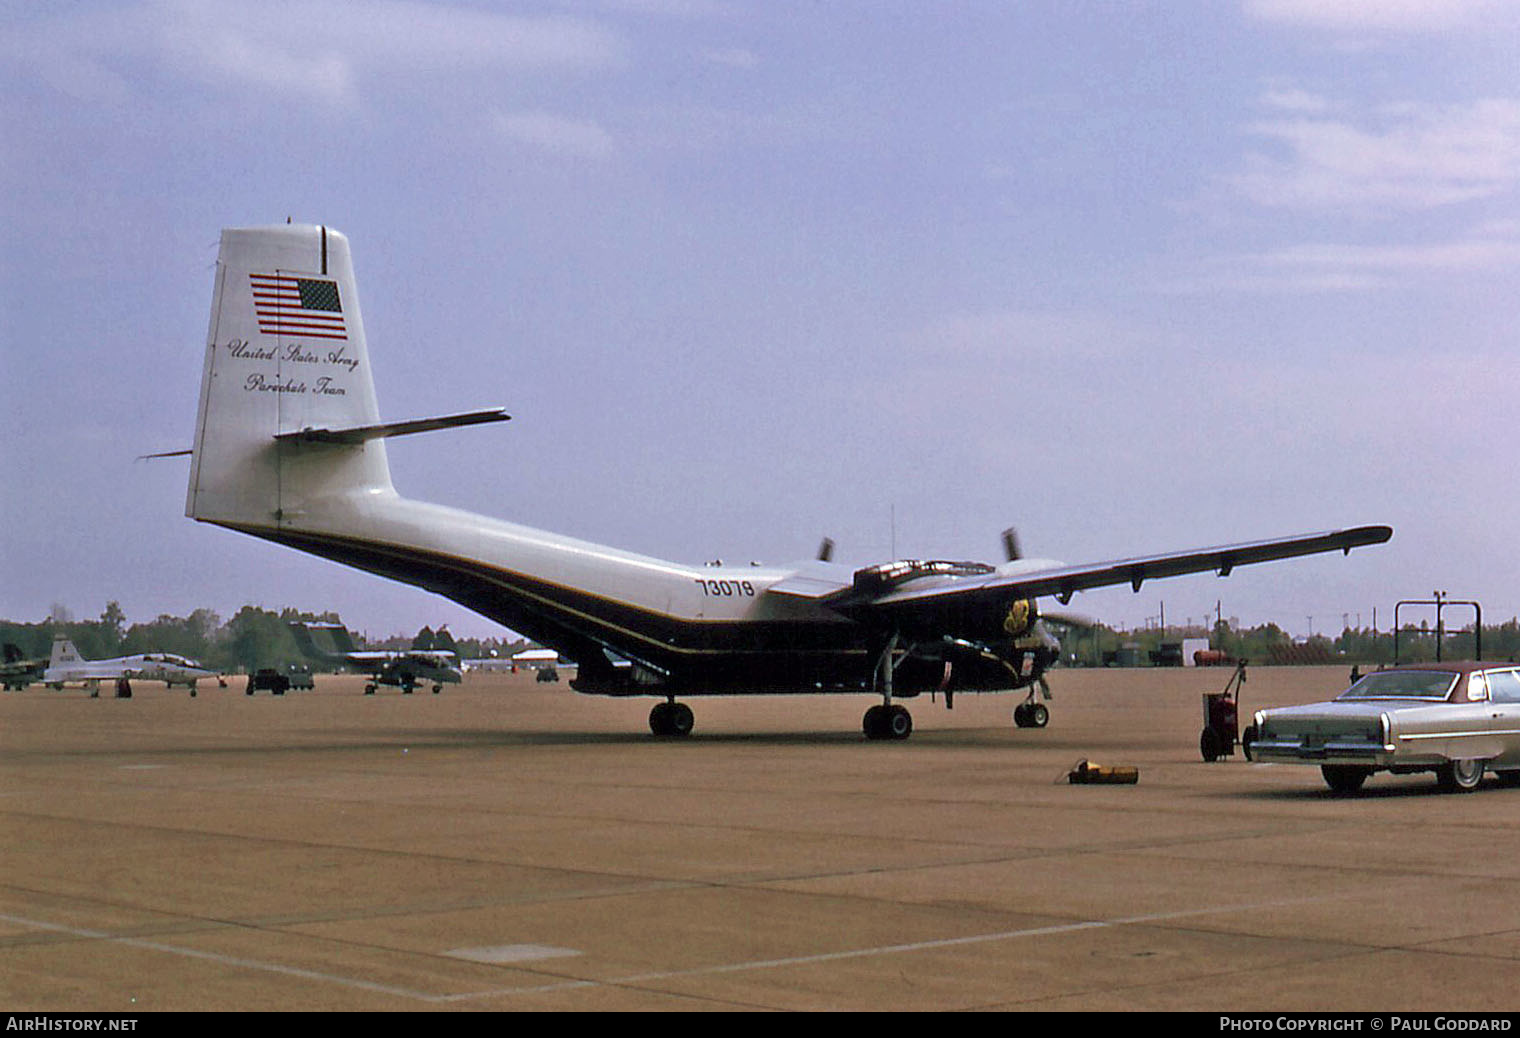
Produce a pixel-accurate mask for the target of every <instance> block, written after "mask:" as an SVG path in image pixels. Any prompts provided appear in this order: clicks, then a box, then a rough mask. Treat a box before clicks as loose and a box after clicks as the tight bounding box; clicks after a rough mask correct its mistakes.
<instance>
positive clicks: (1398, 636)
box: [1062, 618, 1520, 666]
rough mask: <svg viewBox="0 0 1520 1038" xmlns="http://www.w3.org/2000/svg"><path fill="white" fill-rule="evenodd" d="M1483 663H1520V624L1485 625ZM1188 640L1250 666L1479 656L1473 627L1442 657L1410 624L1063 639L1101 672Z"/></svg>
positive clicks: (1226, 628)
mask: <svg viewBox="0 0 1520 1038" xmlns="http://www.w3.org/2000/svg"><path fill="white" fill-rule="evenodd" d="M1480 633H1481V635H1482V657H1483V659H1485V660H1520V620H1517V619H1513V618H1512V619H1510V620H1506V621H1505V622H1504V623H1501V624H1484V625H1483V627H1482V630H1481V632H1480ZM1185 638H1207V639H1208V640H1209V647H1210V648H1211V649H1216V650H1219V651H1220V652H1222V653H1224V655H1225V656H1226V657H1227V658H1229V659H1232V660H1249V661H1250V662H1252V663H1257V664H1272V663H1286V662H1301V663H1310V662H1332V661H1334V662H1339V661H1342V660H1344V661H1346V662H1348V663H1360V664H1374V665H1375V664H1379V663H1393V662H1395V660H1397V661H1398V662H1400V663H1422V662H1429V661H1432V660H1435V659H1438V658H1439V659H1443V660H1457V659H1471V658H1473V657H1474V656H1476V655H1477V654H1478V653H1477V648H1478V646H1477V636H1476V635H1475V633H1474V631H1473V629H1472V626H1471V625H1468V626H1467V627H1463V628H1456V629H1452V628H1448V629H1446V630H1444V631H1442V632H1441V637H1440V641H1439V654H1438V645H1437V632H1436V630H1435V628H1434V627H1432V626H1430V624H1429V623H1428V622H1422V623H1419V624H1404V625H1403V626H1402V627H1400V628H1399V630H1398V631H1397V632H1394V631H1391V630H1387V631H1379V630H1373V629H1371V628H1365V627H1362V628H1352V627H1347V628H1345V629H1344V630H1342V631H1341V633H1340V634H1339V635H1336V636H1334V637H1331V636H1329V635H1314V636H1312V637H1309V638H1294V637H1293V636H1292V635H1290V634H1288V633H1287V632H1286V631H1284V630H1283V629H1282V628H1281V627H1279V626H1277V625H1276V624H1274V623H1266V624H1261V625H1259V626H1256V627H1239V626H1235V625H1232V624H1230V623H1228V622H1226V621H1220V622H1219V623H1216V624H1214V625H1213V626H1211V627H1205V626H1201V625H1200V626H1193V627H1170V628H1166V629H1164V630H1163V629H1157V628H1147V629H1145V630H1140V631H1125V630H1119V629H1114V628H1109V627H1104V626H1102V625H1099V626H1098V627H1097V628H1094V629H1092V630H1088V631H1077V632H1073V633H1072V634H1069V635H1068V636H1066V637H1065V638H1063V639H1062V646H1063V648H1064V649H1065V654H1066V656H1067V658H1068V661H1069V662H1074V663H1078V664H1082V665H1086V666H1100V665H1102V663H1103V661H1104V659H1105V658H1112V656H1113V654H1114V653H1116V652H1117V651H1118V649H1119V648H1120V647H1121V646H1134V647H1136V648H1138V649H1139V650H1140V653H1141V658H1142V659H1145V658H1148V657H1149V654H1150V653H1152V652H1160V651H1161V647H1162V646H1163V645H1167V644H1173V645H1175V644H1176V643H1178V642H1181V641H1182V640H1183V639H1185Z"/></svg>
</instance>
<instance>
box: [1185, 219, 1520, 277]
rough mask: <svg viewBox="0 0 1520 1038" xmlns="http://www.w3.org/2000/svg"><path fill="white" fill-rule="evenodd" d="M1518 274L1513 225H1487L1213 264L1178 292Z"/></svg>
mask: <svg viewBox="0 0 1520 1038" xmlns="http://www.w3.org/2000/svg"><path fill="white" fill-rule="evenodd" d="M1516 269H1520V226H1516V225H1515V224H1514V223H1512V222H1507V221H1495V222H1492V223H1487V224H1483V225H1481V226H1478V227H1475V228H1473V229H1472V230H1471V231H1469V232H1468V233H1466V234H1463V235H1459V236H1456V237H1453V238H1450V239H1448V240H1446V241H1436V242H1426V243H1407V242H1401V243H1378V244H1352V243H1346V242H1309V243H1304V244H1299V245H1287V246H1283V247H1281V248H1277V249H1268V250H1264V251H1260V252H1255V253H1251V254H1248V255H1243V256H1237V257H1232V258H1229V259H1225V260H1220V261H1218V262H1217V263H1215V264H1214V265H1213V269H1212V271H1211V272H1210V273H1207V274H1205V275H1203V276H1201V277H1199V278H1197V279H1196V280H1195V281H1193V282H1191V283H1188V284H1178V285H1173V286H1172V288H1173V289H1174V290H1176V291H1180V292H1184V293H1199V292H1202V293H1207V292H1213V291H1217V290H1220V289H1224V290H1231V291H1239V292H1264V293H1278V292H1290V293H1306V292H1307V293H1340V292H1362V291H1368V290H1373V289H1384V288H1390V287H1397V286H1399V285H1403V284H1407V283H1409V282H1411V281H1414V280H1417V279H1427V278H1431V277H1439V276H1442V275H1461V276H1464V277H1466V276H1471V275H1475V274H1481V273H1485V272H1493V271H1504V270H1510V271H1513V270H1516Z"/></svg>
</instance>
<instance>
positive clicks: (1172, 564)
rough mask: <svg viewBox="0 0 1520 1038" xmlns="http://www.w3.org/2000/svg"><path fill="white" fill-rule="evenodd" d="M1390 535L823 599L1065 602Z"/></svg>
mask: <svg viewBox="0 0 1520 1038" xmlns="http://www.w3.org/2000/svg"><path fill="white" fill-rule="evenodd" d="M1392 536H1393V529H1392V528H1391V527H1388V526H1358V527H1354V528H1351V529H1346V530H1332V531H1329V532H1326V533H1310V534H1300V535H1298V536H1295V537H1279V538H1274V539H1272V540H1266V541H1248V542H1245V543H1242V544H1227V545H1221V546H1219V547H1215V548H1199V549H1195V550H1192V551H1180V552H1172V553H1168V554H1164V555H1146V556H1142V557H1139V558H1133V559H1118V560H1115V561H1112V562H1099V563H1093V564H1090V565H1081V566H1054V567H1049V566H1047V567H1040V568H1031V569H1027V570H1024V569H1019V568H1016V567H1014V566H1013V565H1012V564H1010V565H1009V566H1003V567H999V568H998V569H997V570H995V571H994V572H991V573H987V574H982V575H976V576H930V577H924V578H921V579H918V580H913V581H909V582H906V583H905V584H903V585H901V586H898V587H894V588H887V589H883V591H882V592H881V593H878V594H874V595H871V596H869V597H859V596H857V595H855V594H853V592H854V590H855V589H854V588H851V589H848V590H847V591H845V592H843V593H839V594H838V597H836V598H832V599H828V600H827V601H828V604H829V605H831V606H834V607H835V608H841V607H850V606H855V607H864V608H868V609H871V610H882V611H884V612H888V613H895V612H903V613H911V612H913V611H915V610H917V609H919V608H931V609H932V608H938V607H942V606H955V605H963V604H964V605H975V604H979V602H988V603H991V602H993V601H1007V600H1009V599H1011V598H1040V597H1043V596H1047V595H1053V596H1055V597H1056V598H1058V599H1059V600H1061V601H1062V602H1063V603H1064V602H1066V601H1068V600H1069V599H1070V598H1071V596H1072V595H1073V594H1075V593H1076V592H1078V591H1086V590H1089V589H1091V588H1099V587H1112V586H1115V585H1120V584H1128V585H1130V587H1131V588H1133V589H1134V590H1135V591H1139V590H1140V585H1141V584H1143V583H1144V582H1145V581H1147V580H1154V579H1158V578H1161V577H1178V576H1183V575H1185V574H1189V573H1208V572H1214V573H1217V574H1219V575H1220V576H1221V577H1227V576H1229V575H1230V573H1231V571H1232V570H1234V569H1235V567H1236V566H1248V565H1252V564H1254V563H1258V562H1272V561H1274V560H1277V559H1291V558H1296V557H1298V556H1301V555H1315V554H1319V553H1321V552H1330V551H1340V552H1342V553H1348V554H1349V553H1350V551H1351V549H1352V548H1359V547H1363V546H1365V545H1370V544H1382V543H1383V542H1385V541H1387V540H1388V539H1389V538H1391V537H1392Z"/></svg>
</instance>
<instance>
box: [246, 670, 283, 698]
mask: <svg viewBox="0 0 1520 1038" xmlns="http://www.w3.org/2000/svg"><path fill="white" fill-rule="evenodd" d="M261 688H264V689H268V690H269V691H271V692H273V693H274V694H275V695H277V696H283V695H284V694H285V693H286V692H287V691H289V689H290V678H289V677H287V676H286V675H284V674H282V673H281V672H280V671H278V670H276V669H275V668H274V667H261V668H259V669H258V670H256V671H254V672H253V673H252V674H250V675H248V688H247V690H246V692H245V693H244V694H245V695H250V696H251V695H253V694H254V693H255V692H257V691H258V690H259V689H261Z"/></svg>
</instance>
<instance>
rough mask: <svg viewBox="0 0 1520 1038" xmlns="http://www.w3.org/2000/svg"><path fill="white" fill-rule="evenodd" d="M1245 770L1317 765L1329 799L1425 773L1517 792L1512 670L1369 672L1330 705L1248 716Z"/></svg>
mask: <svg viewBox="0 0 1520 1038" xmlns="http://www.w3.org/2000/svg"><path fill="white" fill-rule="evenodd" d="M1245 741H1246V754H1247V755H1248V756H1249V757H1250V759H1251V760H1253V761H1268V762H1275V763H1285V764H1318V765H1319V766H1320V771H1321V772H1322V773H1323V774H1324V777H1325V782H1326V784H1328V785H1329V786H1330V788H1331V789H1332V790H1334V791H1336V792H1337V793H1354V792H1356V791H1357V790H1358V789H1360V788H1361V787H1362V783H1364V782H1366V781H1367V776H1369V775H1371V774H1372V773H1373V772H1375V771H1390V772H1393V773H1394V774H1407V773H1409V772H1415V771H1433V772H1435V774H1436V780H1437V781H1438V782H1439V783H1440V785H1441V788H1442V789H1444V790H1446V791H1448V792H1467V791H1470V790H1473V789H1476V788H1477V787H1478V784H1479V783H1480V782H1482V781H1483V775H1484V773H1485V772H1486V771H1492V772H1494V773H1495V774H1496V775H1497V776H1498V778H1499V780H1500V781H1501V782H1503V783H1504V784H1505V785H1511V786H1513V785H1520V665H1517V664H1514V663H1476V662H1471V661H1467V662H1461V663H1419V664H1406V665H1403V666H1395V667H1390V668H1388V669H1385V670H1376V671H1373V672H1371V673H1369V674H1367V675H1365V676H1363V677H1362V678H1361V679H1360V680H1359V681H1357V682H1356V683H1355V684H1353V685H1352V686H1351V687H1350V688H1348V689H1347V690H1346V691H1344V692H1342V693H1341V694H1340V695H1339V696H1337V697H1336V698H1335V699H1333V700H1331V701H1329V702H1326V703H1311V704H1308V705H1306V706H1287V707H1277V708H1274V709H1270V710H1259V711H1257V712H1256V716H1255V721H1254V724H1253V725H1252V726H1251V729H1250V730H1248V731H1247V733H1246V739H1245Z"/></svg>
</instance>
